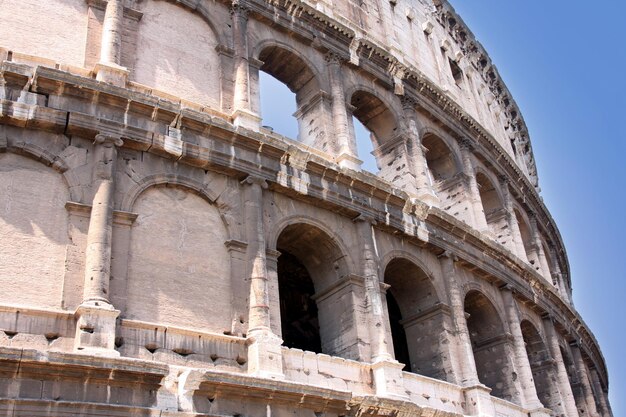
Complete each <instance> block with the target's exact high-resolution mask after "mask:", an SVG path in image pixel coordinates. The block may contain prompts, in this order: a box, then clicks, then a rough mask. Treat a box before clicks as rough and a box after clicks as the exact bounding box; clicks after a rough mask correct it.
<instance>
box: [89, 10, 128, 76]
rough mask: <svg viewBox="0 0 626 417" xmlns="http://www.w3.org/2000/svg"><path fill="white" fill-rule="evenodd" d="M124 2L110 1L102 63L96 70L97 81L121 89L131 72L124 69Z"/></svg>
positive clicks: (105, 17)
mask: <svg viewBox="0 0 626 417" xmlns="http://www.w3.org/2000/svg"><path fill="white" fill-rule="evenodd" d="M123 32H124V2H123V0H108V2H107V6H106V10H105V13H104V22H103V23H102V38H101V41H100V62H98V64H96V67H95V69H94V71H95V73H96V79H97V80H98V81H103V82H106V83H110V84H114V85H117V86H120V87H124V86H125V85H126V80H127V79H128V74H129V71H128V70H127V69H126V68H124V67H122V66H121V65H120V64H121V62H122V34H123Z"/></svg>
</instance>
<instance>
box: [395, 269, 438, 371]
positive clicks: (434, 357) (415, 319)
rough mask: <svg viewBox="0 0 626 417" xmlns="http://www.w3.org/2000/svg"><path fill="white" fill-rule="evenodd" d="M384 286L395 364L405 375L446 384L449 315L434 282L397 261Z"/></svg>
mask: <svg viewBox="0 0 626 417" xmlns="http://www.w3.org/2000/svg"><path fill="white" fill-rule="evenodd" d="M385 283H386V284H388V285H389V289H388V290H387V309H388V311H389V323H390V328H391V335H392V340H393V346H394V353H395V357H396V360H398V361H400V362H402V363H404V364H405V365H406V368H405V369H404V370H405V371H409V372H414V373H417V374H420V375H426V376H429V377H432V378H438V379H442V380H446V377H447V376H448V375H450V373H449V369H447V365H446V363H447V361H446V360H445V358H446V357H447V356H448V355H447V353H445V346H446V345H447V343H444V341H445V338H446V335H445V332H442V329H444V328H446V325H445V320H447V315H446V314H445V310H444V308H443V306H442V304H441V303H440V302H439V298H438V296H437V292H436V291H435V287H434V286H433V284H432V282H431V278H430V277H429V276H428V274H426V272H424V271H423V270H422V269H421V268H420V267H418V266H417V265H415V264H414V263H413V262H411V261H409V260H407V259H404V258H395V259H393V260H392V261H391V262H389V264H388V265H387V267H386V268H385ZM405 361H406V362H405Z"/></svg>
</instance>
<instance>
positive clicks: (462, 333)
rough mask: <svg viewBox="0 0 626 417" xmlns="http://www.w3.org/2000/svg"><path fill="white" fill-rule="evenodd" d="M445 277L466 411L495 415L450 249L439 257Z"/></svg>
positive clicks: (477, 414) (458, 379)
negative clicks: (480, 375)
mask: <svg viewBox="0 0 626 417" xmlns="http://www.w3.org/2000/svg"><path fill="white" fill-rule="evenodd" d="M439 258H440V261H441V269H442V272H443V278H444V281H445V283H446V291H447V292H448V296H449V297H450V307H451V309H452V320H453V323H454V328H455V332H456V345H457V358H456V364H455V365H454V366H453V368H454V369H456V370H457V372H458V374H457V375H455V380H456V381H455V382H456V383H457V384H458V385H461V386H462V387H464V389H463V395H464V396H465V404H466V405H465V414H467V415H475V416H494V415H495V409H494V405H493V402H492V401H491V395H490V392H491V389H490V388H488V387H486V386H485V385H483V384H482V383H481V382H480V380H479V379H478V372H477V371H476V361H475V360H474V351H473V349H472V341H471V339H470V334H469V330H468V329H467V320H466V315H465V299H464V297H463V292H462V290H461V286H460V285H459V283H458V281H457V273H456V267H455V260H456V256H455V255H454V254H452V253H450V252H447V251H446V252H444V253H443V254H441V255H440V256H439Z"/></svg>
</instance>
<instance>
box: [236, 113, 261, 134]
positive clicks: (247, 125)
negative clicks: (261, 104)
mask: <svg viewBox="0 0 626 417" xmlns="http://www.w3.org/2000/svg"><path fill="white" fill-rule="evenodd" d="M232 118H233V124H234V125H235V126H236V127H243V128H244V129H248V130H252V131H254V132H258V131H259V130H260V129H261V118H260V117H259V115H258V114H255V113H252V112H250V111H248V110H235V111H234V112H233V114H232Z"/></svg>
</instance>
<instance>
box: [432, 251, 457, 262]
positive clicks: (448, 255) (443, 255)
mask: <svg viewBox="0 0 626 417" xmlns="http://www.w3.org/2000/svg"><path fill="white" fill-rule="evenodd" d="M437 258H439V259H450V260H451V261H452V262H457V261H458V260H459V257H458V256H456V254H455V253H454V252H452V251H450V250H445V251H443V252H442V253H440V254H439V255H437Z"/></svg>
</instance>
